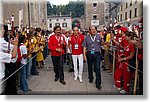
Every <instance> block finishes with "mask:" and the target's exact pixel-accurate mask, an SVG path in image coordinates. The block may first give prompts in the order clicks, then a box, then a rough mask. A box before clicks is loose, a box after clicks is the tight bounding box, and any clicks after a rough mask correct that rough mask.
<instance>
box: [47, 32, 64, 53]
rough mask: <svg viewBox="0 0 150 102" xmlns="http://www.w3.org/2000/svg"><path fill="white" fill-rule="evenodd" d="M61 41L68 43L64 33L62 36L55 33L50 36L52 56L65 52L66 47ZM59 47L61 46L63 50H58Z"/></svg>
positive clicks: (49, 45) (49, 44)
mask: <svg viewBox="0 0 150 102" xmlns="http://www.w3.org/2000/svg"><path fill="white" fill-rule="evenodd" d="M61 42H64V44H65V45H66V41H65V38H64V36H63V35H62V34H61V35H60V36H57V35H56V34H53V35H51V36H50V37H49V42H48V47H49V49H50V52H51V56H60V55H61V54H64V52H65V51H64V49H65V47H64V46H62V44H61ZM57 48H61V49H62V52H58V51H56V49H57Z"/></svg>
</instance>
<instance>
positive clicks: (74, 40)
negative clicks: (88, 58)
mask: <svg viewBox="0 0 150 102" xmlns="http://www.w3.org/2000/svg"><path fill="white" fill-rule="evenodd" d="M83 41H84V36H83V35H82V34H80V33H79V28H78V27H74V28H73V34H72V35H71V37H70V40H69V45H70V47H71V49H72V59H73V64H74V80H75V81H76V80H77V78H78V77H79V81H80V82H81V83H82V82H83V79H82V73H83V47H82V43H83ZM77 60H78V62H79V69H78V68H77V66H78V65H77V64H78V63H77Z"/></svg>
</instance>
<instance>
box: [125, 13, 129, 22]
mask: <svg viewBox="0 0 150 102" xmlns="http://www.w3.org/2000/svg"><path fill="white" fill-rule="evenodd" d="M127 17H128V13H127V12H126V13H125V20H127Z"/></svg>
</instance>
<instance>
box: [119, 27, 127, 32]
mask: <svg viewBox="0 0 150 102" xmlns="http://www.w3.org/2000/svg"><path fill="white" fill-rule="evenodd" d="M119 30H121V31H123V32H126V31H128V28H126V27H121V28H120V29H119Z"/></svg>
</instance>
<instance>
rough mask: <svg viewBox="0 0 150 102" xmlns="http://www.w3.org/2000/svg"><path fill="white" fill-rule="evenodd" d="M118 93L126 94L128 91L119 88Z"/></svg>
mask: <svg viewBox="0 0 150 102" xmlns="http://www.w3.org/2000/svg"><path fill="white" fill-rule="evenodd" d="M120 93H121V94H126V93H128V92H127V91H125V90H121V91H120Z"/></svg>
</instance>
